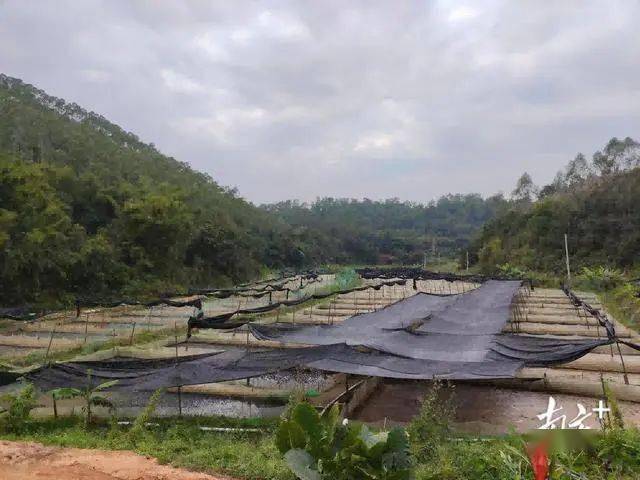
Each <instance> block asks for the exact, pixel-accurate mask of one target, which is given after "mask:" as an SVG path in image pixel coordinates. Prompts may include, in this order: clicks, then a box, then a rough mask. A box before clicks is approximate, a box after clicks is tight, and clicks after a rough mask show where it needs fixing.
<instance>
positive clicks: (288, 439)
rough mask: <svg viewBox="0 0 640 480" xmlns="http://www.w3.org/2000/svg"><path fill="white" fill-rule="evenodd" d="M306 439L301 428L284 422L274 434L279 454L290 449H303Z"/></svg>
mask: <svg viewBox="0 0 640 480" xmlns="http://www.w3.org/2000/svg"><path fill="white" fill-rule="evenodd" d="M306 443H307V438H306V436H305V434H304V431H303V430H302V428H301V427H300V426H299V425H298V424H297V423H295V422H291V421H287V420H284V421H282V422H281V423H280V425H279V426H278V430H277V432H276V447H278V450H280V452H281V453H286V452H287V451H289V450H291V449H296V448H304V447H305V445H306Z"/></svg>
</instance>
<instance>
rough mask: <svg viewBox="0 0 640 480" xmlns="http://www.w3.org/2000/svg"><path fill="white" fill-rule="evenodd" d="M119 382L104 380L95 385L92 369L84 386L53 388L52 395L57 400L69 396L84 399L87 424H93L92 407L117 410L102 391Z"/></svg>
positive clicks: (83, 408)
mask: <svg viewBox="0 0 640 480" xmlns="http://www.w3.org/2000/svg"><path fill="white" fill-rule="evenodd" d="M117 383H118V380H111V381H109V382H103V383H100V384H98V385H93V382H92V381H91V370H88V371H87V384H86V386H84V387H82V388H73V387H64V388H56V389H54V390H51V391H50V393H51V396H52V397H53V398H55V399H57V400H62V399H68V398H81V399H82V400H83V401H84V407H82V411H83V412H84V413H85V426H89V424H91V420H92V417H93V412H92V407H106V408H108V409H109V410H110V411H113V410H115V405H114V404H113V402H112V401H111V400H109V399H108V398H107V397H105V396H104V395H102V393H101V392H103V391H104V390H106V389H107V388H111V387H113V386H114V385H115V384H117Z"/></svg>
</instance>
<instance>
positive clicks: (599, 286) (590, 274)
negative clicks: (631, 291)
mask: <svg viewBox="0 0 640 480" xmlns="http://www.w3.org/2000/svg"><path fill="white" fill-rule="evenodd" d="M577 283H578V285H579V286H580V287H582V288H587V289H590V290H597V291H607V290H613V289H614V288H616V287H618V286H620V285H622V284H623V283H624V276H623V275H622V273H620V272H619V271H618V270H616V269H612V268H609V267H603V266H600V267H595V268H588V267H584V268H583V269H582V272H581V273H580V276H579V277H578V282H577Z"/></svg>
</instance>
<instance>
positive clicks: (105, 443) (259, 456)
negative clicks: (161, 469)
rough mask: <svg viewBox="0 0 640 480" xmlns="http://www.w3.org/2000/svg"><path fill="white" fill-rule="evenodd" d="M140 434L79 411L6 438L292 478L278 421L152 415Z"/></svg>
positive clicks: (251, 478) (266, 477) (200, 467)
mask: <svg viewBox="0 0 640 480" xmlns="http://www.w3.org/2000/svg"><path fill="white" fill-rule="evenodd" d="M152 422H154V423H158V424H159V425H157V426H149V427H147V428H146V429H144V432H143V434H140V430H142V428H141V427H140V426H138V428H137V430H138V431H137V432H136V433H135V435H131V434H130V433H129V432H130V430H131V427H130V426H118V425H117V424H111V425H110V424H108V423H100V424H96V425H93V426H91V427H89V428H85V426H84V422H83V420H82V418H80V417H76V416H73V417H64V418H60V419H58V420H54V419H45V420H40V421H32V422H30V423H29V424H28V425H26V426H25V428H24V429H23V430H21V431H20V433H19V434H18V433H4V434H3V435H2V437H3V438H4V439H7V440H28V441H36V442H40V443H43V444H46V445H56V446H60V447H77V448H96V449H104V450H132V451H135V452H137V453H139V454H142V455H149V456H152V457H155V458H157V459H158V460H159V461H160V462H161V463H166V464H171V465H174V466H177V467H184V468H190V469H193V470H199V471H206V472H216V473H222V474H226V475H232V476H236V477H239V478H246V479H249V480H254V479H255V480H258V479H264V480H275V479H285V480H289V479H293V476H292V475H291V474H290V473H289V470H288V468H287V466H286V464H285V463H284V460H283V459H282V458H281V456H280V454H279V453H278V450H277V449H276V447H275V445H274V442H273V430H274V428H275V421H273V420H267V419H230V418H222V417H203V418H182V419H180V418H165V419H153V420H152ZM199 426H211V427H239V428H242V427H245V428H256V427H257V428H261V429H263V431H261V432H221V433H219V432H205V431H202V430H200V429H199V428H198V427H199Z"/></svg>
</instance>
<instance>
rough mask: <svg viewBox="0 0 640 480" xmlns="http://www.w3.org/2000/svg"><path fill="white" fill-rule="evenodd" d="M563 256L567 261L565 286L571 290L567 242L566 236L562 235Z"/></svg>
mask: <svg viewBox="0 0 640 480" xmlns="http://www.w3.org/2000/svg"><path fill="white" fill-rule="evenodd" d="M564 254H565V256H566V260H567V285H568V286H569V288H571V268H570V267H569V241H568V239H567V234H566V233H565V234H564Z"/></svg>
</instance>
